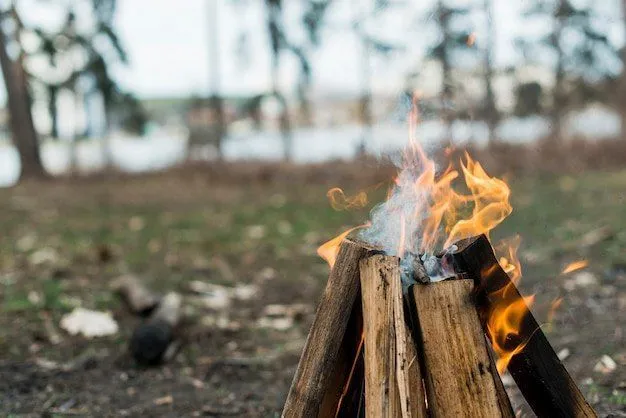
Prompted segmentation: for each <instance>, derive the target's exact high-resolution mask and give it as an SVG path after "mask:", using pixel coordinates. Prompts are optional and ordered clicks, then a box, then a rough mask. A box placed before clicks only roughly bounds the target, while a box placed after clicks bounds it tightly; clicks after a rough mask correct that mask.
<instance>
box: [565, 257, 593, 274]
mask: <svg viewBox="0 0 626 418" xmlns="http://www.w3.org/2000/svg"><path fill="white" fill-rule="evenodd" d="M588 265H589V261H587V260H579V261H574V262H573V263H569V264H568V265H567V266H566V267H565V268H564V269H563V271H562V272H561V274H568V273H573V272H575V271H578V270H582V269H584V268H585V267H587V266H588Z"/></svg>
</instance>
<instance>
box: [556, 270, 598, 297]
mask: <svg viewBox="0 0 626 418" xmlns="http://www.w3.org/2000/svg"><path fill="white" fill-rule="evenodd" d="M597 284H598V278H597V277H596V276H595V275H594V274H593V273H590V272H588V271H581V272H578V273H576V274H575V275H573V276H572V277H571V278H570V279H568V280H566V281H565V283H563V287H564V288H565V290H567V291H568V292H571V291H573V290H576V289H580V288H587V287H590V286H595V285H597Z"/></svg>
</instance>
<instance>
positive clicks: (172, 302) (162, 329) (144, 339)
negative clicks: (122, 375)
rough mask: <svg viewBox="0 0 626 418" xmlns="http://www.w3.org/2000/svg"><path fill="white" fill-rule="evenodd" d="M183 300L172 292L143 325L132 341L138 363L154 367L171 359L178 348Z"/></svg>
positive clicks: (132, 352) (131, 345) (133, 354)
mask: <svg viewBox="0 0 626 418" xmlns="http://www.w3.org/2000/svg"><path fill="white" fill-rule="evenodd" d="M181 303H182V298H181V296H180V295H179V294H178V293H175V292H170V293H168V294H167V295H165V297H163V299H162V300H161V302H160V303H159V306H158V307H157V308H155V310H154V311H153V312H152V314H151V315H150V317H149V318H148V319H147V320H146V321H145V322H143V323H141V324H140V325H139V326H138V327H137V328H136V329H135V331H134V332H133V335H132V336H131V339H130V351H131V354H132V356H133V358H134V359H135V361H137V363H139V364H141V365H144V366H152V365H156V364H159V363H161V362H162V361H163V360H164V359H167V358H168V357H170V355H171V354H172V353H173V351H175V350H173V348H174V347H176V344H174V342H175V339H176V338H175V336H176V327H177V326H178V323H179V321H180V316H181V313H180V312H181Z"/></svg>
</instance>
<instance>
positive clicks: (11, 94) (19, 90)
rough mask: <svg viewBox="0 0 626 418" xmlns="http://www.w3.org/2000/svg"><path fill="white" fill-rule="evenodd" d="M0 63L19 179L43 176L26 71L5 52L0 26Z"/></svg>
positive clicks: (44, 174) (4, 39)
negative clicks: (18, 157)
mask: <svg viewBox="0 0 626 418" xmlns="http://www.w3.org/2000/svg"><path fill="white" fill-rule="evenodd" d="M0 66H1V67H2V75H3V76H4V83H5V86H6V90H7V104H8V110H9V118H10V127H11V133H12V136H13V143H14V144H15V146H16V148H17V150H18V153H19V156H20V162H21V165H22V170H21V175H20V178H21V179H26V178H43V177H45V176H46V172H45V170H44V168H43V165H42V163H41V157H40V154H39V143H38V140H37V132H36V131H35V126H34V123H33V117H32V114H31V111H30V100H29V96H28V87H27V81H26V74H25V72H24V68H23V67H22V63H21V60H20V59H18V60H16V61H13V60H11V58H10V57H9V54H8V52H7V37H6V34H5V33H4V31H3V30H1V29H0Z"/></svg>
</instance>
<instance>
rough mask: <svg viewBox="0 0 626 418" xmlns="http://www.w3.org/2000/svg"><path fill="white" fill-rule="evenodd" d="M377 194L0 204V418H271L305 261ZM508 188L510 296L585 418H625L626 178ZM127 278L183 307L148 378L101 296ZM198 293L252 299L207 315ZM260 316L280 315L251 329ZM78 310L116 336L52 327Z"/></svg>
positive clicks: (297, 346)
mask: <svg viewBox="0 0 626 418" xmlns="http://www.w3.org/2000/svg"><path fill="white" fill-rule="evenodd" d="M363 173H367V175H363ZM389 178H390V177H389V170H388V169H387V168H383V169H379V168H378V167H377V166H376V165H375V164H372V163H366V164H365V167H363V166H346V165H339V167H338V164H334V165H333V164H329V165H325V166H318V167H305V168H296V167H291V166H280V167H274V166H262V165H261V166H254V167H250V166H239V167H237V166H234V167H219V168H215V167H213V168H210V169H209V168H198V167H196V168H193V169H181V170H174V171H171V172H168V173H161V174H154V175H146V176H139V177H123V176H119V175H118V176H114V177H102V178H89V179H83V180H80V179H74V180H68V179H62V180H57V181H49V182H43V183H29V184H24V185H21V186H19V187H15V188H12V189H5V190H0V230H1V231H2V232H1V235H0V301H1V302H2V305H0V306H1V307H0V309H1V311H0V353H2V356H1V358H0V398H1V399H2V401H1V402H0V415H3V416H64V415H79V416H123V415H127V416H172V417H178V416H194V415H195V416H198V415H209V416H211V415H212V416H250V417H257V416H263V417H265V416H278V415H279V411H280V409H281V406H282V403H283V401H284V399H285V396H286V392H287V390H288V387H289V384H290V381H291V378H292V376H293V372H294V370H295V365H296V364H297V361H298V358H299V354H300V351H301V349H302V346H303V343H304V339H305V337H306V334H307V331H308V327H309V325H310V324H311V321H312V319H313V312H314V308H315V305H316V301H317V299H318V297H319V295H320V293H321V291H322V290H323V288H324V285H325V281H326V278H327V274H328V267H327V265H326V264H325V263H324V262H323V261H322V260H321V259H319V258H318V257H317V256H316V254H315V250H316V247H317V246H318V245H319V244H321V243H322V242H324V241H325V240H326V239H327V238H330V237H333V236H335V235H337V234H338V233H339V232H341V231H343V230H344V229H345V228H347V227H349V226H353V225H358V224H360V223H362V222H363V221H364V220H366V219H367V213H368V210H369V208H370V207H371V205H372V204H373V203H374V202H376V201H378V200H379V199H382V198H383V197H384V194H385V190H386V185H387V184H388V180H389ZM508 181H509V182H510V183H511V188H512V203H513V207H514V212H513V214H512V215H511V216H510V218H509V219H507V220H506V221H505V222H504V224H502V225H501V227H499V230H498V231H497V232H496V233H495V234H494V237H493V239H494V241H496V240H498V239H499V238H501V237H505V236H509V235H512V234H515V233H519V234H520V235H521V236H522V237H523V243H522V248H521V259H522V262H523V265H524V279H523V281H522V285H521V288H522V290H523V292H525V293H537V298H536V299H537V300H536V304H535V308H534V312H535V314H536V316H537V318H538V319H539V320H540V322H542V323H545V324H546V325H545V326H544V330H545V331H546V333H547V335H548V338H549V339H550V341H551V343H552V344H553V346H554V348H555V350H556V351H557V352H562V353H564V352H565V351H564V350H567V351H569V355H568V356H567V357H566V358H565V360H564V363H565V365H566V367H567V368H568V370H569V371H570V372H571V374H572V375H573V377H574V379H575V380H576V382H577V383H578V384H579V386H580V387H581V389H582V391H583V392H584V394H585V395H586V396H587V399H588V400H589V401H590V402H591V403H592V404H593V406H594V408H596V410H597V411H598V412H599V414H600V415H601V416H608V415H609V414H613V416H626V367H625V366H626V344H625V342H626V335H625V331H626V330H625V329H624V327H625V325H624V324H626V231H624V230H623V227H622V226H623V225H624V222H626V212H625V211H624V209H623V207H624V203H625V199H626V171H613V172H588V173H584V174H577V175H575V176H573V175H544V176H540V175H537V174H531V175H528V174H527V175H524V176H522V175H510V176H508ZM332 186H342V187H344V188H345V189H346V192H348V193H354V192H356V191H358V190H361V189H363V188H366V189H367V191H368V192H370V193H369V194H370V203H369V204H368V207H366V208H363V209H359V210H353V211H335V210H333V209H332V208H331V207H330V205H329V204H328V201H327V198H326V191H327V190H328V188H329V187H332ZM580 259H586V260H588V261H589V266H588V267H587V268H586V269H584V270H582V271H579V272H576V273H572V274H569V275H563V274H560V272H561V270H562V269H563V268H564V267H565V266H566V265H567V264H568V263H570V262H572V261H576V260H580ZM125 273H133V274H136V275H138V276H139V277H140V278H142V279H143V280H144V281H145V283H146V284H147V285H149V286H151V287H152V288H154V289H155V290H157V291H159V292H163V293H164V292H168V291H178V292H180V293H181V294H182V295H183V296H184V298H185V309H184V312H185V325H184V327H183V330H182V333H181V335H182V343H183V344H182V347H181V349H180V351H179V352H178V354H177V355H176V356H175V357H174V358H173V359H172V360H170V361H169V362H167V363H166V364H164V365H162V366H160V367H156V368H148V369H144V368H140V367H138V366H136V365H135V364H134V363H133V361H132V359H131V358H130V356H129V355H128V350H127V344H128V339H129V336H130V335H131V333H132V331H133V329H134V327H135V326H136V325H137V324H138V323H139V322H140V319H137V318H136V317H134V316H133V315H131V314H130V313H129V312H128V310H127V309H126V308H125V306H124V305H123V304H122V303H121V302H120V301H119V300H118V298H117V297H116V296H115V295H114V294H113V293H112V292H111V290H110V288H109V284H110V282H111V280H112V279H114V278H116V277H118V276H119V275H121V274H125ZM202 282H203V283H211V284H217V285H220V286H226V287H227V288H232V287H237V286H239V287H241V286H242V285H250V287H248V289H253V290H256V292H253V294H252V295H248V297H241V298H240V299H237V298H232V299H228V300H227V301H226V302H229V303H222V304H220V303H219V302H220V301H219V300H218V301H215V300H213V299H210V298H208V299H207V298H206V297H205V296H202V295H201V294H198V293H197V292H194V291H193V290H192V288H194V285H195V286H197V285H198V283H202ZM195 289H196V290H197V287H196V288H195ZM557 297H563V303H562V305H561V307H560V308H559V309H558V310H557V311H556V313H555V315H554V318H553V319H552V321H551V323H549V324H548V316H549V314H548V311H549V307H550V304H551V302H552V301H553V300H554V299H555V298H557ZM221 302H224V301H221ZM272 304H274V305H283V306H286V308H285V309H284V310H285V311H286V313H280V314H279V318H278V319H277V318H275V317H274V318H269V317H267V308H266V307H267V305H272ZM78 305H80V306H83V307H86V308H90V309H96V310H102V311H111V312H112V313H113V316H114V318H115V319H116V320H117V321H118V323H119V326H120V330H119V332H118V333H117V334H116V335H114V336H110V337H102V338H95V339H86V338H84V337H81V336H69V335H68V334H67V333H66V332H65V331H63V330H62V329H61V328H60V326H59V322H60V319H61V317H62V316H63V315H64V314H66V313H68V312H70V311H71V310H72V309H74V307H76V306H78ZM280 315H282V317H281V316H280ZM603 356H608V357H610V359H611V360H612V361H613V363H612V364H611V362H610V361H609V362H608V363H606V359H605V366H604V367H600V366H598V363H599V362H600V360H601V359H602V357H603ZM505 381H506V380H505ZM511 391H512V392H515V391H514V388H511ZM515 401H516V403H517V405H516V407H518V408H520V411H522V412H521V413H522V414H524V416H526V414H527V412H526V410H525V409H524V407H523V405H522V404H521V403H519V399H518V398H517V397H516V398H515Z"/></svg>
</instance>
